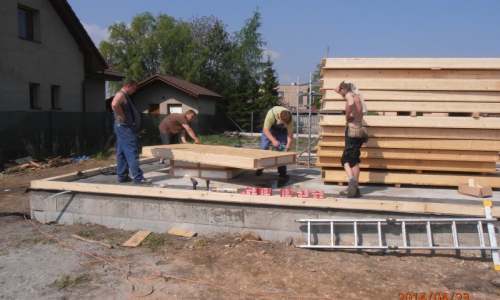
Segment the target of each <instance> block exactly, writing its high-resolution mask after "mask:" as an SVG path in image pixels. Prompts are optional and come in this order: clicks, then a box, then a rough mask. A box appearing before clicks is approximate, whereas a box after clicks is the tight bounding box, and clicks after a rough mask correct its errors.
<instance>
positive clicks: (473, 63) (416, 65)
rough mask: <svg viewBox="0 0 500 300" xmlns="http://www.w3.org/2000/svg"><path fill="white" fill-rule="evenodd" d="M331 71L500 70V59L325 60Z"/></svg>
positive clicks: (326, 66) (402, 58) (324, 62)
mask: <svg viewBox="0 0 500 300" xmlns="http://www.w3.org/2000/svg"><path fill="white" fill-rule="evenodd" d="M321 64H322V67H323V71H326V70H329V69H450V70H453V69H468V70H500V58H436V57H425V58H413V57H412V58H407V57H401V58H399V57H397V58H394V57H393V58H379V57H375V58H364V57H362V58H324V59H323V60H322V62H321Z"/></svg>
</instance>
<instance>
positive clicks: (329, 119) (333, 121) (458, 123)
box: [320, 115, 500, 130]
mask: <svg viewBox="0 0 500 300" xmlns="http://www.w3.org/2000/svg"><path fill="white" fill-rule="evenodd" d="M320 120H321V122H320V125H321V126H329V125H334V126H345V116H342V115H322V116H320ZM363 124H364V125H365V126H373V127H402V128H411V127H416V128H464V129H500V122H498V118H479V119H474V118H471V117H416V118H415V117H409V116H365V117H364V118H363ZM368 130H369V129H368Z"/></svg>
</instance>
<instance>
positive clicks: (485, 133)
mask: <svg viewBox="0 0 500 300" xmlns="http://www.w3.org/2000/svg"><path fill="white" fill-rule="evenodd" d="M322 130H323V132H322V133H320V135H321V136H344V134H345V133H344V131H345V125H343V124H342V125H340V126H331V125H326V126H323V127H322ZM368 134H369V136H370V138H372V137H391V138H422V139H451V140H453V139H468V140H500V130H498V129H467V128H454V129H451V128H403V127H392V128H391V127H370V128H369V132H368Z"/></svg>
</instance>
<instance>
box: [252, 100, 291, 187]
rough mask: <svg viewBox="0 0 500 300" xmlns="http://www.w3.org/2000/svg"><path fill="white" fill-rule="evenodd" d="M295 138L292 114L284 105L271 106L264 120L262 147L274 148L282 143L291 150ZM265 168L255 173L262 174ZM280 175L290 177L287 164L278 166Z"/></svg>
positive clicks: (263, 148)
mask: <svg viewBox="0 0 500 300" xmlns="http://www.w3.org/2000/svg"><path fill="white" fill-rule="evenodd" d="M292 140H293V122H292V114H291V113H290V111H288V109H286V108H285V107H283V106H275V107H273V108H271V109H270V110H269V111H268V112H267V115H266V119H265V120H264V128H263V129H262V136H261V139H260V149H261V150H268V149H269V147H270V146H271V145H272V146H273V147H274V148H277V149H278V148H279V146H280V143H281V144H282V145H285V150H286V151H289V150H290V147H291V146H292ZM262 171H263V169H260V170H257V172H256V173H255V175H257V176H260V175H262ZM278 173H279V177H281V178H283V179H288V177H289V176H288V174H287V173H286V166H279V167H278Z"/></svg>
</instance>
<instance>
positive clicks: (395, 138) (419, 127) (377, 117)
mask: <svg viewBox="0 0 500 300" xmlns="http://www.w3.org/2000/svg"><path fill="white" fill-rule="evenodd" d="M322 66H323V68H322V80H321V84H322V89H321V92H322V93H323V96H324V97H323V100H322V101H323V109H322V110H323V111H331V110H335V111H344V110H345V101H344V99H343V98H342V97H341V96H340V95H339V94H337V93H336V92H335V91H334V88H335V87H337V86H338V84H339V83H340V82H342V81H343V80H350V81H351V82H353V83H354V84H355V85H356V87H357V88H358V89H359V90H360V92H361V94H362V95H363V97H364V99H365V102H366V105H367V108H368V115H367V116H365V117H364V122H363V123H364V125H365V126H366V127H367V129H368V135H369V137H370V140H369V141H368V143H366V144H364V145H363V147H362V148H361V164H360V167H361V169H362V172H361V176H360V182H361V183H379V184H396V185H399V184H413V185H434V186H458V185H459V184H466V183H467V182H468V180H469V179H470V178H473V179H474V181H475V182H476V183H478V184H480V185H483V186H490V187H493V188H499V187H500V174H499V172H498V171H497V170H496V164H497V162H498V161H499V160H500V158H499V150H500V130H499V129H500V119H499V118H498V116H499V115H500V58H326V59H323V62H322ZM320 125H321V126H322V129H323V132H322V134H321V135H322V141H321V142H320V143H319V150H318V161H317V165H318V166H321V167H322V176H323V181H325V182H336V183H339V184H343V183H345V182H347V177H346V175H345V171H344V170H343V169H342V166H341V164H340V157H341V155H342V151H343V148H344V132H345V116H344V115H326V114H324V115H321V121H320Z"/></svg>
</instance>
